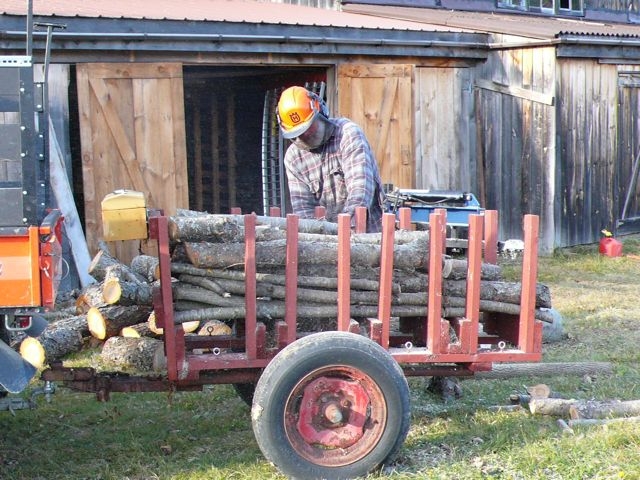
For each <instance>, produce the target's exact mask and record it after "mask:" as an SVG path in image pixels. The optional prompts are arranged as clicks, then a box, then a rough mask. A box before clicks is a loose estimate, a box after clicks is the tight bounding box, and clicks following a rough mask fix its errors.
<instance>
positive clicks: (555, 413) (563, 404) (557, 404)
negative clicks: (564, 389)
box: [529, 398, 575, 417]
mask: <svg viewBox="0 0 640 480" xmlns="http://www.w3.org/2000/svg"><path fill="white" fill-rule="evenodd" d="M574 403H575V400H565V399H564V398H532V399H531V400H530V401H529V410H530V411H531V413H532V414H533V415H549V416H552V417H568V416H569V411H570V408H571V406H572V405H573V404H574Z"/></svg>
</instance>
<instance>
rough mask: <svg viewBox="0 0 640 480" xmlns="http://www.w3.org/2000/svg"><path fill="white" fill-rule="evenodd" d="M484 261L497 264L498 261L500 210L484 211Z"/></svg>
mask: <svg viewBox="0 0 640 480" xmlns="http://www.w3.org/2000/svg"><path fill="white" fill-rule="evenodd" d="M484 261H485V262H486V263H491V264H493V265H496V264H497V263H498V212H497V211H496V210H486V211H485V212H484Z"/></svg>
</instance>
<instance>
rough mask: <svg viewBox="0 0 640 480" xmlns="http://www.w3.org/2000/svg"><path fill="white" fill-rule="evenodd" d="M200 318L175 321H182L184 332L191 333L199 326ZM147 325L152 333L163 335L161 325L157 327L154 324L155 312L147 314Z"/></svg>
mask: <svg viewBox="0 0 640 480" xmlns="http://www.w3.org/2000/svg"><path fill="white" fill-rule="evenodd" d="M200 320H202V319H201V318H192V319H190V320H187V321H184V322H175V323H176V324H177V323H182V329H183V330H184V331H185V333H192V332H195V331H196V330H197V329H198V327H199V326H200ZM147 325H148V326H149V330H151V332H152V333H154V334H155V335H163V334H164V328H162V327H158V326H157V325H156V313H155V312H151V313H150V314H149V317H148V318H147Z"/></svg>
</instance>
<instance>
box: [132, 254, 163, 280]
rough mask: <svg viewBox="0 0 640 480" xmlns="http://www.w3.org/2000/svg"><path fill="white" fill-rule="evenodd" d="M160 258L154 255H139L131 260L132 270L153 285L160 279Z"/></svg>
mask: <svg viewBox="0 0 640 480" xmlns="http://www.w3.org/2000/svg"><path fill="white" fill-rule="evenodd" d="M159 263H160V261H159V260H158V257H154V256H152V255H137V256H135V257H133V259H132V260H131V270H133V271H134V272H135V273H137V274H138V275H140V276H141V277H142V278H144V279H145V280H146V281H147V282H149V283H152V282H153V281H155V280H158V278H160V269H159Z"/></svg>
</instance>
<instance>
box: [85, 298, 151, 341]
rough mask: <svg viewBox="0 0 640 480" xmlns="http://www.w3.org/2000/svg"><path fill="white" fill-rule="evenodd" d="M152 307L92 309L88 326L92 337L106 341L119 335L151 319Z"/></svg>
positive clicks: (118, 306) (89, 312) (119, 306)
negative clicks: (130, 327)
mask: <svg viewBox="0 0 640 480" xmlns="http://www.w3.org/2000/svg"><path fill="white" fill-rule="evenodd" d="M149 311H150V307H148V306H145V305H137V306H122V305H112V306H108V307H101V308H92V309H90V310H89V311H88V312H87V324H88V326H89V332H90V333H91V335H92V336H94V337H95V338H97V339H99V340H105V339H107V338H110V337H114V336H117V335H119V333H120V330H122V329H123V328H124V327H128V326H131V325H136V324H138V323H141V322H143V321H144V320H145V319H147V318H148V317H149Z"/></svg>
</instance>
